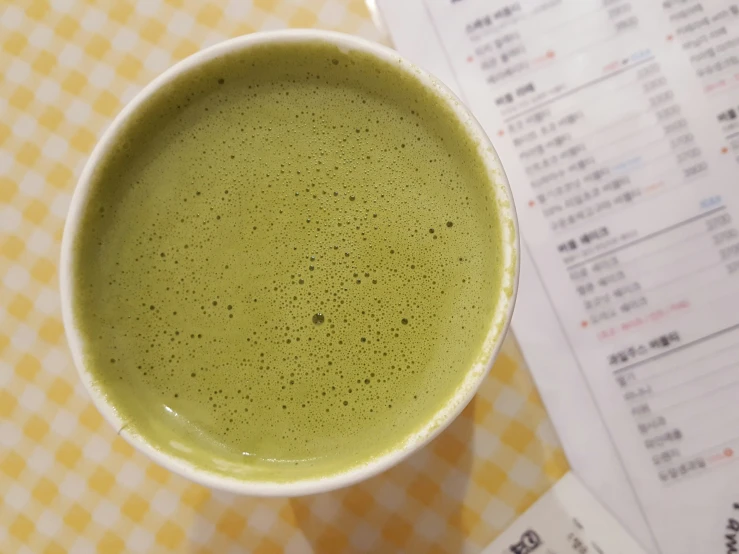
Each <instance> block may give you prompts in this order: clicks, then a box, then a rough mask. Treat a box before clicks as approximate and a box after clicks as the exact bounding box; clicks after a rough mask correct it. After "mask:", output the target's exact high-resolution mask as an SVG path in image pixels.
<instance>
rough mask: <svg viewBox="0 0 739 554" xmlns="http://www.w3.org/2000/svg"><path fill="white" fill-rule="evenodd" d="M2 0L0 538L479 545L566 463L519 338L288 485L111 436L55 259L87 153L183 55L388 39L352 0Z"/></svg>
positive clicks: (32, 544)
mask: <svg viewBox="0 0 739 554" xmlns="http://www.w3.org/2000/svg"><path fill="white" fill-rule="evenodd" d="M2 1H3V0H0V75H2V76H1V77H0V490H1V491H2V496H3V498H2V503H0V552H2V553H10V552H29V553H34V554H40V553H44V554H52V553H58V552H75V553H77V552H80V553H82V552H104V553H117V552H169V551H178V552H180V551H184V552H217V553H219V554H221V553H227V552H228V553H231V552H234V553H235V552H239V553H240V552H254V553H267V552H289V553H303V552H319V553H324V552H355V551H363V552H383V553H384V552H411V553H412V552H424V553H426V552H429V553H430V552H450V553H458V552H478V551H480V550H481V549H482V548H483V547H484V546H485V545H486V544H487V543H489V542H490V541H491V540H492V539H493V538H494V537H495V536H496V535H497V534H498V533H499V532H500V531H501V530H502V529H503V528H504V527H506V526H507V525H508V524H509V523H510V522H511V521H512V520H513V519H514V517H515V516H516V515H517V514H520V513H521V512H523V511H524V510H525V509H526V508H527V507H528V506H529V505H530V504H531V503H532V502H533V501H534V500H535V499H536V498H537V497H538V496H539V495H540V494H541V493H542V492H544V491H545V490H546V489H547V488H548V487H549V486H550V485H551V484H552V483H553V482H554V481H556V480H557V479H558V478H559V477H560V476H561V475H562V474H563V473H564V472H565V471H566V469H567V462H566V461H565V459H564V456H563V454H562V450H561V448H560V447H559V444H558V442H557V439H556V436H555V435H554V432H553V430H552V428H551V425H550V423H549V421H548V419H547V417H546V414H545V412H544V409H543V408H542V405H541V402H540V400H539V397H538V395H537V393H536V391H535V389H534V387H533V384H532V381H531V378H530V376H529V374H528V371H527V370H526V368H525V365H524V363H523V361H522V359H521V356H520V354H519V353H518V350H517V349H516V346H515V343H513V342H512V341H511V340H509V341H508V342H507V343H506V345H505V347H504V349H503V353H502V354H501V356H500V359H499V361H498V363H497V364H496V366H495V368H494V370H493V372H492V374H491V376H490V377H489V378H488V379H487V380H486V381H485V383H484V385H483V386H482V390H481V391H480V393H479V394H478V395H477V397H476V398H475V400H474V401H473V402H472V403H471V404H470V406H469V407H468V408H467V409H466V410H465V411H464V413H463V414H462V416H460V417H459V418H458V419H457V420H456V421H455V422H454V423H453V424H452V425H451V427H450V428H449V429H448V430H447V431H445V432H444V433H443V434H442V435H441V436H440V437H439V438H437V439H436V440H435V441H433V442H432V443H431V444H430V445H429V446H428V447H427V448H425V449H424V450H423V451H421V452H419V453H418V454H416V455H414V456H413V457H411V458H410V459H409V460H407V461H406V462H404V463H402V464H400V465H399V466H397V467H395V468H394V469H391V470H390V471H387V472H386V473H384V474H382V475H380V476H378V477H375V478H373V479H371V480H370V481H368V482H365V483H363V484H360V485H358V486H354V487H351V488H348V489H345V490H341V491H337V492H333V493H327V494H321V495H316V496H311V497H305V498H298V499H256V498H248V497H240V496H235V495H231V494H226V493H222V492H214V491H211V490H208V489H206V488H204V487H201V486H199V485H195V484H193V483H191V482H189V481H187V480H185V479H183V478H181V477H179V476H177V475H173V474H171V473H169V472H168V471H166V470H164V469H162V468H161V467H159V466H157V465H155V464H153V463H151V462H149V461H148V460H147V459H146V458H145V457H144V456H142V455H141V454H139V453H137V452H135V451H134V450H133V449H132V448H131V447H130V446H128V444H127V443H125V442H124V441H123V440H122V439H121V438H120V437H118V436H116V434H115V432H114V431H113V429H111V428H110V427H109V426H108V425H107V424H106V423H105V422H104V421H103V420H102V418H101V416H100V415H99V414H98V412H97V411H96V410H95V408H94V407H93V405H92V404H91V403H90V400H89V399H88V397H87V395H86V393H85V391H84V390H83V388H82V386H81V384H80V383H79V381H78V379H77V375H76V372H75V370H74V367H73V365H72V361H71V359H70V355H69V353H68V351H67V346H66V343H65V339H64V335H63V329H62V322H61V319H60V313H59V293H58V282H57V260H58V256H59V245H60V240H61V234H62V226H63V222H64V217H65V214H66V212H67V207H68V205H69V201H70V198H71V195H72V191H73V189H74V186H75V181H76V178H77V176H78V175H79V173H80V171H81V169H82V166H83V164H84V162H85V159H86V157H87V156H88V155H89V153H90V151H91V149H92V147H93V145H94V144H95V141H96V139H97V137H99V136H100V134H101V133H102V131H103V130H104V129H105V127H106V126H107V125H108V124H109V123H110V121H111V119H112V118H113V117H114V116H115V114H116V113H117V112H118V111H119V110H120V109H121V107H122V106H123V105H124V104H125V103H126V102H127V101H128V100H129V99H130V98H131V97H132V96H133V95H134V94H135V93H136V92H137V91H138V90H139V89H140V88H141V87H142V86H144V85H145V84H146V83H147V82H148V81H149V80H151V79H152V78H153V77H154V76H155V75H157V74H158V73H160V72H161V71H162V70H164V69H165V68H167V67H168V66H170V65H171V64H173V63H174V62H176V61H177V60H179V59H181V58H183V57H185V56H187V55H189V54H191V53H193V52H195V51H196V50H198V49H200V48H203V47H205V46H208V45H210V44H213V43H215V42H218V41H221V40H223V39H226V38H228V37H233V36H236V35H240V34H244V33H250V32H253V31H256V30H259V29H277V28H283V27H322V28H329V29H335V30H340V31H344V32H349V33H355V34H359V35H362V36H365V37H367V38H370V39H374V40H382V37H381V36H380V34H379V32H378V31H377V30H376V29H375V27H373V25H372V23H371V21H370V19H369V14H368V13H367V11H366V8H365V6H364V4H363V3H362V2H361V0H306V1H297V0H230V1H226V0H221V1H216V2H213V1H211V2H206V1H204V0H203V1H200V0H139V1H138V2H134V1H128V2H125V1H122V0H98V1H89V2H87V1H83V0H39V1H31V0H28V1H18V0H15V1H12V2H10V3H8V0H4V1H5V5H2Z"/></svg>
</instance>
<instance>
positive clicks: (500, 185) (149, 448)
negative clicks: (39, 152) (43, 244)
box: [60, 30, 519, 496]
mask: <svg viewBox="0 0 739 554" xmlns="http://www.w3.org/2000/svg"><path fill="white" fill-rule="evenodd" d="M315 41H322V42H327V43H330V44H333V45H336V46H337V47H338V48H340V49H341V50H342V51H359V52H363V53H366V54H370V55H372V56H374V57H376V58H377V59H379V60H383V61H386V62H391V63H392V64H393V65H395V66H396V67H398V68H399V69H401V70H402V71H404V72H406V73H407V74H409V75H412V76H413V78H415V79H416V80H417V81H418V82H419V83H421V84H422V85H423V86H424V87H426V88H427V89H428V90H430V91H433V93H434V94H435V95H436V96H438V98H440V99H441V100H442V101H443V102H445V103H446V104H448V105H449V106H450V107H451V108H452V110H453V111H454V113H455V114H456V115H457V117H458V118H459V121H460V122H461V123H463V125H464V127H465V129H466V130H467V131H468V132H469V134H470V136H471V137H473V138H474V139H475V141H476V142H477V143H478V147H479V153H480V155H481V157H482V159H483V160H484V162H485V164H486V166H487V168H488V171H489V174H490V177H491V179H490V182H491V183H492V193H493V194H492V196H493V201H494V202H495V203H496V205H497V208H498V212H499V218H500V224H501V231H502V234H503V245H504V248H503V259H502V264H503V272H502V286H501V290H500V291H497V292H499V298H498V301H497V307H496V311H495V314H494V316H493V319H492V320H491V322H490V328H489V332H488V334H487V337H486V339H485V342H484V344H483V348H482V355H481V356H480V358H479V360H478V363H475V364H473V366H472V367H470V369H469V370H468V372H467V373H466V375H465V378H464V380H463V382H462V383H461V385H460V386H459V387H458V388H457V390H456V391H454V394H453V395H452V396H451V397H450V399H449V401H448V402H447V403H446V404H445V405H444V406H443V407H442V408H441V409H440V410H439V411H438V412H437V413H436V414H435V415H434V416H433V417H432V418H431V419H430V420H429V421H428V422H427V423H426V424H425V425H424V426H423V428H422V429H421V430H419V431H418V432H416V433H414V434H413V435H412V436H410V437H408V438H407V440H405V441H404V442H403V444H402V445H400V446H399V447H398V448H397V449H395V450H392V451H390V452H388V453H385V454H382V455H378V456H377V457H376V458H374V459H371V460H369V461H367V462H366V463H364V464H363V465H360V466H357V467H352V468H349V469H347V470H346V471H343V472H339V473H336V474H333V475H328V476H325V477H321V478H316V479H305V480H299V481H292V482H265V481H262V480H257V479H254V480H248V479H244V478H242V477H235V476H228V475H225V474H223V473H222V472H220V471H219V472H216V471H209V470H207V469H203V468H201V467H196V466H194V465H192V464H191V463H189V462H188V461H187V460H186V459H185V458H184V457H177V456H174V455H172V454H171V453H168V452H164V451H163V450H162V449H160V448H157V446H156V444H153V443H152V442H149V441H148V440H147V439H146V438H145V437H142V436H141V435H138V434H136V433H135V432H132V431H131V430H130V429H129V428H128V427H126V426H124V422H123V421H122V420H121V418H120V417H119V415H118V413H117V410H116V409H115V406H114V405H112V404H111V403H110V402H109V400H108V399H107V398H106V397H105V395H104V394H103V393H102V391H101V390H100V389H99V388H98V386H97V385H96V383H95V378H94V376H93V374H92V373H91V372H90V370H89V368H87V367H85V363H84V359H83V338H82V337H81V334H80V330H79V327H78V325H77V323H76V321H75V315H74V311H73V309H72V307H73V306H74V304H75V302H74V300H75V289H74V283H75V277H74V274H73V271H74V270H73V268H74V267H75V263H74V256H75V251H74V248H73V246H74V244H75V243H76V237H77V234H78V233H79V232H80V224H81V221H82V215H83V213H84V208H85V205H86V203H87V202H88V199H89V197H90V192H91V187H92V183H93V180H92V176H93V174H94V173H95V169H96V167H97V166H98V164H99V163H100V162H101V160H102V159H104V158H105V156H106V154H107V153H108V152H109V151H110V150H111V149H112V148H113V147H114V145H115V144H116V141H117V139H118V135H119V133H120V132H121V130H122V129H123V127H124V126H125V125H124V124H125V123H126V122H127V121H128V120H129V119H130V118H132V117H134V116H135V115H136V114H137V113H138V111H139V110H140V109H141V107H142V106H143V105H144V104H145V102H146V100H147V99H148V98H149V97H151V96H152V95H153V94H155V93H156V92H157V91H158V90H159V89H161V88H163V87H165V86H167V84H168V83H170V82H171V81H173V80H174V79H175V78H176V77H178V76H179V75H181V74H183V73H187V72H190V71H193V70H195V71H196V70H197V68H198V67H199V66H201V65H203V64H205V63H207V62H208V61H209V60H212V59H214V58H218V57H220V56H223V55H227V54H232V53H234V52H248V51H249V49H251V48H253V47H255V46H258V45H259V46H262V45H268V44H284V43H300V42H315ZM518 273H519V242H518V226H517V221H516V213H515V208H514V205H513V198H512V195H511V190H510V186H509V185H508V180H507V179H506V176H505V173H504V171H503V168H502V166H501V164H500V160H499V158H498V155H497V154H496V152H495V149H494V148H493V145H492V144H491V143H490V139H489V138H488V137H487V135H486V134H485V132H484V131H483V130H482V128H481V127H480V125H479V124H478V122H477V121H476V120H475V118H474V117H473V116H472V114H471V113H470V112H469V111H468V110H467V108H466V107H465V106H464V104H463V103H462V102H461V101H460V100H459V99H458V98H457V97H456V96H455V95H454V93H452V92H451V91H450V90H449V89H448V88H447V87H446V86H444V85H443V84H442V83H441V82H440V81H438V80H437V79H435V78H434V77H432V76H431V75H429V74H428V73H426V72H425V71H423V70H421V69H420V68H418V67H416V66H415V65H413V64H412V63H410V62H409V61H407V60H405V59H403V58H402V57H400V56H399V55H398V54H397V53H396V52H395V51H393V50H391V49H389V48H386V47H384V46H381V45H379V44H375V43H372V42H369V41H366V40H363V39H359V38H356V37H352V36H349V35H344V34H340V33H333V32H328V31H316V30H289V31H274V32H266V33H255V34H252V35H246V36H242V37H238V38H234V39H231V40H227V41H225V42H222V43H220V44H216V45H214V46H211V47H210V48H206V49H205V50H202V51H201V52H198V53H196V54H193V55H192V56H190V57H188V58H186V59H184V60H182V61H181V62H179V63H177V64H176V65H174V66H173V67H171V68H170V69H168V70H167V71H165V72H164V73H163V74H162V75H160V76H159V77H157V78H156V79H154V81H152V82H151V83H150V84H149V85H148V86H147V87H146V88H144V89H143V90H142V91H141V92H140V93H139V94H138V95H136V97H135V98H134V99H133V100H132V101H131V102H130V103H129V104H128V105H127V106H126V107H125V108H124V109H123V111H121V113H120V114H119V115H118V117H116V119H115V120H114V121H113V123H112V124H111V126H110V127H109V128H108V130H107V131H106V132H105V134H104V135H103V137H102V139H100V141H99V142H98V144H97V146H96V147H95V149H94V150H93V152H92V155H91V156H90V158H89V160H88V161H87V164H86V166H85V168H84V170H83V172H82V175H81V177H80V180H79V183H78V184H77V188H76V190H75V192H74V196H73V198H72V203H71V206H70V210H69V214H68V215H67V221H66V224H65V227H64V238H63V240H62V252H61V261H60V281H61V305H62V317H63V320H64V328H65V331H66V334H67V340H68V342H69V346H70V349H71V351H72V357H73V359H74V362H75V365H76V367H77V370H78V372H79V375H80V378H81V379H82V382H83V383H84V385H85V387H86V388H87V391H88V392H89V394H90V396H91V397H92V400H93V402H94V403H95V406H97V408H98V410H100V412H101V413H102V414H103V416H104V417H105V419H107V420H108V421H109V422H110V424H111V425H112V426H113V427H114V428H115V430H116V431H117V432H118V434H120V435H121V436H122V437H123V438H125V439H126V440H127V441H128V442H129V443H130V444H131V445H133V446H134V447H135V448H137V449H138V450H140V451H141V452H143V453H144V454H146V455H147V456H149V457H150V458H151V459H152V460H154V461H156V462H157V463H159V464H161V465H162V466H164V467H166V468H167V469H169V470H172V471H174V472H176V473H179V474H181V475H183V476H185V477H187V478H189V479H192V480H193V481H196V482H198V483H201V484H203V485H206V486H209V487H214V488H218V489H223V490H227V491H231V492H235V493H243V494H250V495H259V496H299V495H304V494H312V493H318V492H325V491H328V490H332V489H336V488H339V487H344V486H347V485H351V484H353V483H356V482H358V481H361V480H363V479H367V478H368V477H371V476H373V475H376V474H377V473H380V472H381V471H383V470H385V469H387V468H389V467H391V466H393V465H395V464H397V463H398V462H400V461H401V460H402V459H404V458H405V457H407V456H409V455H410V454H411V453H413V452H414V451H416V450H418V449H420V448H421V447H423V446H424V445H425V444H427V443H428V442H429V441H430V440H431V439H433V438H434V437H435V436H436V435H438V434H439V433H440V432H441V431H442V430H443V429H444V428H446V427H447V425H449V423H451V422H452V421H453V420H454V418H456V417H457V415H459V413H460V412H461V411H462V410H463V409H464V407H465V406H466V405H467V404H468V403H469V401H470V400H471V399H472V397H473V396H474V394H475V392H476V391H477V389H478V387H479V386H480V383H482V380H483V379H484V378H485V376H486V375H487V374H488V372H489V371H490V368H491V367H492V366H493V363H494V361H495V358H496V356H497V354H498V351H499V350H500V346H501V344H502V342H503V339H504V337H505V334H506V331H507V329H508V325H509V323H510V319H511V315H512V312H513V305H514V302H515V297H516V289H517V286H518Z"/></svg>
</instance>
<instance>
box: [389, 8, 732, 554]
mask: <svg viewBox="0 0 739 554" xmlns="http://www.w3.org/2000/svg"><path fill="white" fill-rule="evenodd" d="M377 4H378V7H379V11H380V14H381V16H382V17H383V20H384V23H385V25H386V26H387V28H388V30H389V32H390V34H391V36H392V38H393V42H394V43H395V46H396V47H397V48H398V50H399V51H400V52H401V53H402V54H404V55H405V56H407V57H408V58H410V59H411V60H413V61H415V62H416V63H418V64H419V65H420V66H422V67H424V68H426V69H428V70H429V71H431V72H432V73H434V74H436V75H437V76H438V77H439V78H440V79H441V80H443V81H444V82H445V83H446V84H447V85H448V86H449V87H450V88H452V90H454V91H455V92H456V93H457V94H458V95H459V96H460V97H461V98H462V99H463V100H464V101H465V103H466V104H467V105H468V106H469V107H470V108H471V109H472V111H473V112H474V113H475V115H476V116H477V118H478V119H479V120H480V122H481V124H482V125H483V127H484V128H485V129H486V131H487V132H488V134H489V135H490V137H491V138H492V140H493V143H494V144H495V146H496V149H497V150H498V153H499V154H500V157H501V160H502V162H503V165H504V167H505V169H506V173H507V174H508V178H509V180H510V182H511V186H512V188H513V194H514V198H515V200H516V205H517V208H518V214H519V220H520V224H521V230H522V239H523V241H522V242H523V256H522V275H521V287H520V291H519V299H518V302H517V308H516V313H515V315H514V320H513V328H514V331H515V333H516V337H517V338H518V340H519V342H520V344H521V347H522V350H523V352H524V355H525V357H526V359H527V361H528V363H529V366H530V367H531V370H532V373H533V375H534V378H535V379H536V381H537V384H538V386H539V389H540V391H541V393H542V396H543V399H544V402H545V404H546V406H547V409H548V411H549V413H550V415H551V417H552V420H553V422H554V424H555V427H556V428H557V431H558V433H559V435H560V438H561V440H562V443H563V446H564V448H565V451H566V453H567V455H568V458H569V459H570V462H571V464H572V466H573V469H574V471H575V472H576V473H577V474H578V475H579V476H580V477H581V478H582V479H583V481H584V482H585V483H586V485H587V486H588V487H589V488H590V489H591V490H593V491H594V492H595V493H596V495H597V497H598V498H599V499H600V500H601V501H602V502H603V503H604V504H605V505H606V506H607V507H608V508H609V509H610V510H611V511H612V512H613V513H614V515H615V516H616V517H617V518H618V519H619V520H620V522H621V523H623V524H624V525H625V526H626V528H628V529H629V530H630V532H631V533H632V534H633V535H634V536H635V537H636V538H637V539H638V540H639V542H641V544H642V545H644V547H646V548H647V549H648V550H650V551H653V552H663V553H665V554H667V553H669V554H697V553H714V552H716V553H721V554H723V553H724V552H727V553H732V552H739V549H738V548H737V546H736V542H735V541H736V534H737V530H736V529H734V527H737V528H739V524H736V525H735V523H736V521H737V519H739V504H736V503H737V502H739V464H736V463H734V461H735V460H736V458H737V457H738V456H739V1H737V0H496V1H492V0H491V1H485V0H402V1H397V0H377Z"/></svg>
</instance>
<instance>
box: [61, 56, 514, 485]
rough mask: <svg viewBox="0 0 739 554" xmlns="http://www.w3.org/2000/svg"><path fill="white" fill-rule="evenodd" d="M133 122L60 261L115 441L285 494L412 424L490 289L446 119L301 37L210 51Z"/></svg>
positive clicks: (453, 364) (489, 204) (431, 98)
mask: <svg viewBox="0 0 739 554" xmlns="http://www.w3.org/2000/svg"><path fill="white" fill-rule="evenodd" d="M139 113H140V114H141V115H139V117H138V118H136V119H134V120H131V121H130V122H129V123H128V124H127V125H126V127H125V128H124V129H123V131H122V135H121V136H120V137H119V139H118V140H117V144H118V147H117V149H116V150H115V151H113V152H112V153H111V154H110V155H109V156H108V157H107V158H106V159H105V160H104V162H103V164H102V165H101V166H100V167H99V169H98V171H97V173H96V174H95V176H94V184H93V189H92V192H91V196H90V198H89V202H88V203H87V205H86V207H85V210H84V215H83V221H82V231H81V232H80V234H79V236H78V237H77V240H76V243H75V254H74V257H73V263H74V264H75V266H74V273H75V275H76V276H77V277H76V279H77V281H76V282H75V295H74V306H73V308H74V314H75V322H76V324H77V325H78V326H79V329H80V333H81V335H82V337H83V343H84V356H85V365H86V367H88V368H89V369H90V371H91V372H92V374H93V377H94V381H95V383H96V386H97V387H98V388H99V389H100V390H101V392H103V394H104V395H105V396H106V397H107V398H108V399H109V401H110V402H111V403H112V404H113V405H114V406H115V407H116V410H117V412H118V415H119V417H120V418H121V419H122V420H123V421H124V422H125V425H124V427H126V429H127V431H128V432H131V433H134V434H138V435H140V436H142V437H143V438H145V439H146V440H147V441H148V442H149V443H150V444H153V445H155V446H156V447H158V448H160V449H161V450H164V451H166V452H170V453H174V454H176V455H177V456H180V457H185V458H186V459H188V460H189V461H190V462H191V463H193V464H194V465H196V466H198V467H202V468H206V469H210V470H212V471H216V472H219V471H220V472H224V473H228V474H229V475H239V474H243V475H245V476H249V477H250V478H255V477H256V478H263V479H264V480H274V481H291V480H298V479H304V478H315V477H321V476H326V475H330V474H333V473H336V472H340V471H344V470H347V469H349V468H351V467H356V466H358V465H361V464H363V463H366V462H367V461H369V460H371V459H373V458H374V457H376V456H378V455H381V454H383V453H385V452H387V451H389V450H391V449H393V448H397V447H398V446H399V445H401V444H402V443H403V442H404V441H405V440H407V438H408V437H409V436H411V435H413V434H414V433H415V432H417V431H418V430H419V429H421V428H422V427H423V426H424V425H426V424H427V423H428V422H429V421H430V420H431V419H432V418H433V416H434V414H435V413H436V412H437V411H438V410H439V409H440V408H441V407H442V406H443V405H444V404H445V403H446V402H447V401H448V399H449V398H450V397H451V395H452V394H454V392H455V391H456V389H457V387H459V386H460V384H461V383H462V381H463V379H464V376H465V374H466V373H467V372H468V371H469V370H470V368H471V367H472V365H473V363H474V362H475V361H476V360H477V358H478V357H479V356H480V354H481V349H482V345H483V341H484V339H485V337H486V335H487V332H488V330H489V329H490V325H491V321H492V320H493V315H494V312H495V309H496V302H497V301H498V298H499V297H500V288H501V274H502V266H501V264H502V261H501V258H502V256H503V245H502V238H501V237H502V232H501V222H500V221H499V219H498V215H497V210H496V205H495V202H494V199H493V188H492V185H491V183H490V177H489V175H488V172H487V170H486V167H485V165H484V163H483V161H482V160H481V159H480V155H479V153H478V145H477V144H476V143H475V142H474V141H473V140H472V139H471V138H470V137H469V136H468V133H467V132H466V131H465V129H464V127H463V126H462V125H461V124H460V123H458V118H457V116H455V115H454V114H453V112H452V111H451V109H450V108H449V107H448V106H447V105H446V104H445V103H444V102H443V101H442V100H440V99H439V98H437V97H436V96H435V95H434V94H433V93H431V92H429V91H428V90H427V89H425V88H424V87H423V86H422V85H421V84H419V83H418V82H417V81H416V80H415V79H414V78H412V77H410V76H408V75H407V74H406V73H405V72H404V71H403V70H401V69H399V68H397V67H395V66H394V65H392V64H390V63H385V62H381V61H377V60H375V59H374V58H372V57H369V56H367V55H364V54H361V53H357V52H341V51H339V49H337V48H336V47H335V46H331V45H327V44H323V43H315V44H310V45H306V44H295V45H281V46H268V47H267V46H265V47H259V48H255V49H251V50H249V51H248V53H242V54H233V55H230V56H227V57H225V58H221V59H218V60H214V61H211V62H209V63H208V64H207V65H206V66H205V67H201V68H198V69H197V70H196V71H194V72H191V73H189V74H186V75H184V76H181V77H179V78H178V79H177V80H176V82H174V83H172V84H171V85H169V86H168V87H166V88H165V89H163V90H162V91H160V92H159V93H158V94H156V95H155V96H154V97H153V98H152V99H151V100H149V101H148V102H147V104H146V105H145V106H144V108H143V110H142V111H140V112H139Z"/></svg>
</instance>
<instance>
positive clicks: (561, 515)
mask: <svg viewBox="0 0 739 554" xmlns="http://www.w3.org/2000/svg"><path fill="white" fill-rule="evenodd" d="M539 553H541V554H590V553H597V554H646V553H645V551H644V550H643V549H642V548H641V547H640V546H639V545H638V544H637V543H636V541H634V539H633V538H631V536H629V534H628V533H627V532H626V531H624V529H623V527H621V526H620V525H619V524H618V522H617V521H616V520H615V519H614V518H613V516H612V515H611V514H609V513H608V512H607V511H606V509H605V508H604V507H603V506H601V505H600V503H599V502H598V501H597V500H596V499H595V498H594V497H593V495H592V494H590V492H589V491H588V490H587V489H586V488H585V487H584V486H583V485H582V483H580V481H579V480H578V478H577V477H575V475H574V474H573V473H572V472H571V471H569V472H567V474H565V476H564V477H562V479H560V480H559V481H557V483H555V484H554V486H553V487H552V488H551V489H549V490H548V491H547V492H546V493H545V494H544V495H543V496H542V497H541V498H539V499H538V500H537V501H536V502H535V503H534V504H533V505H532V506H531V507H530V508H529V509H528V510H526V512H524V513H523V515H521V516H520V517H519V518H518V519H516V521H514V522H513V524H512V525H511V526H510V527H508V529H506V530H505V531H504V532H503V533H501V534H500V536H499V537H498V538H497V539H495V541H494V542H493V543H492V544H491V545H489V546H488V547H487V548H486V549H485V550H483V553H482V554H539Z"/></svg>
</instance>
